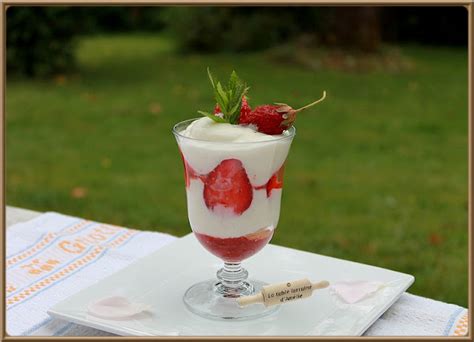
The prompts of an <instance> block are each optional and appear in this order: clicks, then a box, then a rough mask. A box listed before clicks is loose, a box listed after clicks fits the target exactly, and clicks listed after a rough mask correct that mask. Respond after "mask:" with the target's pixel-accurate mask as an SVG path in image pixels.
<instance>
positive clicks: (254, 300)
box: [237, 280, 329, 306]
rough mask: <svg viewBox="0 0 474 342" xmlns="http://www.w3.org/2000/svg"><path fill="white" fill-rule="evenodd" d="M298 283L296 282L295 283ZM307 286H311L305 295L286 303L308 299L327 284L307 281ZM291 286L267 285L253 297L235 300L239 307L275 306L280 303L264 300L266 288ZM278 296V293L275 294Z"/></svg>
mask: <svg viewBox="0 0 474 342" xmlns="http://www.w3.org/2000/svg"><path fill="white" fill-rule="evenodd" d="M301 281H305V280H301ZM297 282H298V281H297ZM307 282H308V283H309V284H311V289H309V288H308V289H307V291H306V295H305V296H299V297H297V298H294V299H289V300H287V301H290V300H296V299H301V298H306V297H309V296H311V294H312V293H313V291H315V290H320V289H324V288H326V287H328V286H329V282H328V281H326V280H323V281H319V282H316V283H310V282H309V281H307ZM290 284H291V282H290V283H283V284H278V285H269V286H264V288H263V290H262V291H261V292H258V293H256V294H254V295H251V296H244V297H240V298H238V299H237V303H238V304H239V305H240V306H247V305H251V304H259V303H261V304H264V305H266V306H270V305H275V304H281V302H278V301H275V300H271V301H270V300H268V301H266V300H265V298H266V291H265V290H266V288H268V287H277V288H279V287H281V288H282V289H284V286H285V285H286V286H288V287H290V286H289V285H290ZM308 290H309V291H308ZM277 295H278V293H277ZM283 302H285V301H283Z"/></svg>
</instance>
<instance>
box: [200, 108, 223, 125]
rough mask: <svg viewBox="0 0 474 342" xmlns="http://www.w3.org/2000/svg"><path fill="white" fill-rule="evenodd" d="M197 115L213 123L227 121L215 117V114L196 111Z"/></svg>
mask: <svg viewBox="0 0 474 342" xmlns="http://www.w3.org/2000/svg"><path fill="white" fill-rule="evenodd" d="M198 113H199V114H201V115H204V116H207V117H208V118H209V119H212V120H214V121H215V122H219V123H227V121H226V120H225V119H223V118H221V117H220V116H217V115H215V114H211V113H207V112H203V111H202V110H198Z"/></svg>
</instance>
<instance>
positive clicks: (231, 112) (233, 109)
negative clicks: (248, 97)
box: [198, 68, 249, 125]
mask: <svg viewBox="0 0 474 342" xmlns="http://www.w3.org/2000/svg"><path fill="white" fill-rule="evenodd" d="M207 74H208V76H209V80H210V81H211V85H212V88H213V90H214V97H215V100H216V102H217V104H218V105H219V108H220V110H221V113H222V115H221V116H218V115H215V114H211V113H208V112H203V111H200V110H199V111H198V113H200V114H202V115H204V116H207V117H208V118H210V119H212V120H214V121H215V122H220V123H223V122H227V123H230V124H233V125H237V124H238V123H239V117H240V108H241V107H242V97H243V96H244V95H245V94H246V93H247V91H248V89H249V88H248V87H247V85H246V84H245V83H244V82H243V81H242V80H241V79H240V78H239V76H237V73H236V72H235V70H234V71H232V73H231V74H230V78H229V82H228V83H227V86H225V85H222V83H221V82H219V81H218V80H217V79H215V78H214V77H213V76H212V74H211V71H210V70H209V68H207Z"/></svg>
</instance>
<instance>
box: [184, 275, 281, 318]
mask: <svg viewBox="0 0 474 342" xmlns="http://www.w3.org/2000/svg"><path fill="white" fill-rule="evenodd" d="M264 285H267V284H266V283H264V282H261V281H258V280H246V281H244V282H243V283H241V284H240V286H239V287H238V288H236V289H235V291H233V290H232V289H229V288H228V287H225V286H223V285H222V282H219V281H216V279H211V280H207V281H203V282H200V283H197V284H195V285H193V286H191V287H190V288H189V289H188V290H187V291H186V293H185V294H184V298H183V301H184V303H185V304H186V307H187V308H188V309H189V311H191V312H193V313H195V314H196V315H199V316H201V317H205V318H210V319H216V320H249V319H255V318H260V317H263V316H267V315H270V314H273V313H275V312H276V311H278V309H279V306H271V307H268V308H267V307H266V306H265V305H263V304H254V305H248V306H245V307H242V308H241V307H240V306H239V304H238V303H237V300H236V299H237V298H238V297H239V296H248V295H252V294H255V293H256V292H259V291H260V290H261V288H262V286H264Z"/></svg>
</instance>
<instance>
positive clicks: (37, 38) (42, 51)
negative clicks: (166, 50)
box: [7, 6, 163, 77]
mask: <svg viewBox="0 0 474 342" xmlns="http://www.w3.org/2000/svg"><path fill="white" fill-rule="evenodd" d="M161 10H162V8H161V7H57V6H54V7H11V8H9V9H8V12H7V69H8V72H9V73H17V74H22V75H26V76H29V77H31V76H40V77H42V76H48V75H51V74H56V73H63V72H66V71H69V70H71V69H73V68H74V66H75V60H74V53H75V48H76V44H75V43H76V39H75V38H76V37H77V36H78V35H83V34H92V33H98V32H110V31H115V32H117V31H158V30H160V29H161V28H163V21H162V20H161V13H160V12H161Z"/></svg>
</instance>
